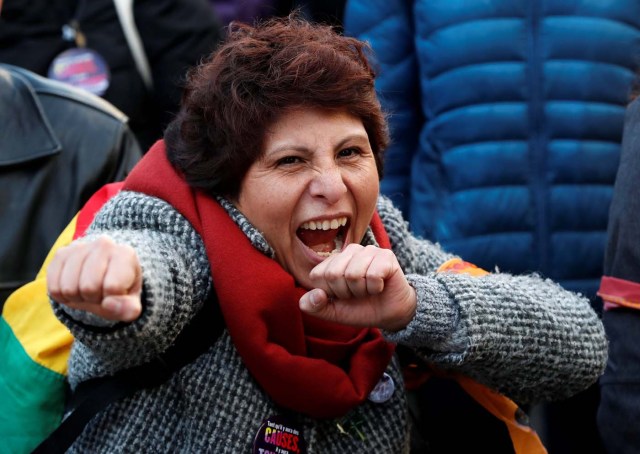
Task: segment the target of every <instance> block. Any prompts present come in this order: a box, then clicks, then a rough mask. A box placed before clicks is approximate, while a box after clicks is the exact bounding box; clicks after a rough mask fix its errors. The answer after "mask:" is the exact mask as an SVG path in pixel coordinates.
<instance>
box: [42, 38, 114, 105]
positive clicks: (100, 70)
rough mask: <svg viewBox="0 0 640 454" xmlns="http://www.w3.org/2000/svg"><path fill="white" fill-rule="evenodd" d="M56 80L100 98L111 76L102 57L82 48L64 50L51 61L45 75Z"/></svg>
mask: <svg viewBox="0 0 640 454" xmlns="http://www.w3.org/2000/svg"><path fill="white" fill-rule="evenodd" d="M47 76H48V77H49V79H54V80H58V81H60V82H65V83H67V84H70V85H73V86H75V87H78V88H82V89H83V90H86V91H88V92H90V93H93V94H94V95H98V96H102V95H103V94H104V93H105V92H106V91H107V88H109V82H110V80H111V74H110V72H109V66H108V65H107V62H106V61H105V60H104V58H102V56H101V55H100V54H99V53H98V52H96V51H94V50H92V49H87V48H84V47H76V48H73V49H69V50H65V51H64V52H62V53H61V54H59V55H58V56H57V57H56V58H54V59H53V61H52V62H51V65H50V66H49V71H48V73H47Z"/></svg>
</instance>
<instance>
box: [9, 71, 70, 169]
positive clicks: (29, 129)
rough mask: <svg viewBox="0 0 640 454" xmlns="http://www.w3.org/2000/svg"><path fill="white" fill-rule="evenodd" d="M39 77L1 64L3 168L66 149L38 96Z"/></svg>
mask: <svg viewBox="0 0 640 454" xmlns="http://www.w3.org/2000/svg"><path fill="white" fill-rule="evenodd" d="M38 79H39V76H36V75H34V74H32V73H29V72H28V71H26V70H23V69H20V68H16V67H14V66H11V65H6V64H0V106H2V108H1V109H0V122H1V125H0V167H2V166H8V165H14V164H20V163H24V162H27V161H31V160H34V159H38V158H42V157H45V156H50V155H53V154H57V153H59V152H60V151H61V150H62V144H61V143H60V140H59V139H58V137H57V136H56V134H55V132H54V131H53V129H52V127H51V125H50V124H49V121H48V120H47V114H46V113H45V111H44V109H43V106H42V104H41V102H40V100H39V98H38V92H37V80H38ZM70 127H73V126H72V125H70Z"/></svg>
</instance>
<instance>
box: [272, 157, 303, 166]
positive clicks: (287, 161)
mask: <svg viewBox="0 0 640 454" xmlns="http://www.w3.org/2000/svg"><path fill="white" fill-rule="evenodd" d="M300 162H302V159H301V158H300V157H298V156H285V157H284V158H280V159H278V161H276V164H277V165H278V166H288V165H292V164H299V163H300Z"/></svg>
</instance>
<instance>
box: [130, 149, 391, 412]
mask: <svg viewBox="0 0 640 454" xmlns="http://www.w3.org/2000/svg"><path fill="white" fill-rule="evenodd" d="M123 189H125V190H131V191H138V192H142V193H145V194H148V195H151V196H155V197H158V198H161V199H163V200H165V201H167V202H168V203H170V204H171V205H172V206H173V207H174V208H176V209H177V210H178V211H179V212H180V213H181V214H182V215H183V216H184V217H185V218H187V219H188V220H189V222H190V223H191V225H192V226H193V227H194V228H195V230H196V231H197V232H198V233H199V234H200V236H201V237H202V239H203V241H204V245H205V249H206V251H207V257H208V259H209V263H210V266H211V275H212V278H213V283H214V286H215V291H216V294H217V296H218V301H219V304H220V308H221V311H222V315H223V316H224V320H225V323H226V326H227V329H228V330H229V334H230V335H231V339H232V341H233V344H234V345H235V347H236V349H237V350H238V353H239V354H240V356H241V357H242V360H243V361H244V364H245V366H246V367H247V369H248V370H249V372H250V373H251V375H252V376H253V377H254V378H255V380H256V381H257V382H258V383H259V384H260V386H261V387H262V388H263V389H264V390H265V391H266V393H267V394H268V395H269V397H271V398H272V399H273V400H274V401H275V402H276V403H277V404H279V405H281V406H283V407H286V408H289V409H292V410H295V411H297V412H301V413H304V414H306V415H309V416H312V417H314V418H334V417H339V416H342V415H344V414H345V413H347V412H348V411H349V410H351V409H353V408H355V407H356V406H358V405H359V404H361V403H362V402H363V401H364V400H365V399H366V398H367V396H368V395H369V393H370V392H371V390H372V389H373V387H374V386H375V385H376V383H377V382H378V380H379V379H380V377H381V376H382V373H383V372H384V370H385V369H386V367H387V365H388V364H389V361H390V360H391V356H392V354H393V350H394V346H393V345H392V344H389V343H388V342H386V341H385V340H384V338H383V337H382V335H381V334H380V331H379V330H377V329H374V328H367V329H361V328H353V327H348V326H344V325H338V324H335V323H329V322H325V321H322V320H320V319H318V318H316V317H312V316H308V315H305V314H303V313H302V312H301V311H300V309H299V306H298V301H299V299H300V297H301V296H302V295H303V294H304V293H305V292H306V290H305V289H303V288H301V287H298V286H296V284H295V282H294V279H293V277H292V276H291V275H290V274H289V273H287V272H286V271H285V270H284V269H283V268H282V267H281V266H280V265H279V264H278V263H277V262H276V261H275V260H273V259H270V258H268V257H267V256H265V255H264V254H263V253H261V252H260V251H258V250H257V249H256V248H255V247H253V245H252V244H251V242H250V241H249V239H248V238H247V237H246V236H245V234H244V233H243V232H242V231H241V230H240V229H239V228H238V226H237V225H236V224H235V222H234V221H233V220H232V219H231V218H230V217H229V215H228V214H227V212H226V211H225V210H224V208H222V207H221V206H220V205H219V204H218V203H217V202H216V201H215V200H214V199H213V198H211V197H210V196H208V195H206V194H205V193H203V192H202V191H199V190H195V189H193V188H191V187H190V186H189V185H188V184H187V183H186V182H185V181H184V179H183V177H182V176H181V175H180V174H178V173H177V172H176V170H175V169H174V168H173V167H172V166H171V164H170V163H169V161H168V159H167V157H166V152H165V146H164V142H163V141H158V142H156V144H155V145H154V146H153V147H152V148H151V150H149V152H148V153H147V154H146V155H145V156H144V157H143V159H142V160H141V161H140V162H139V163H138V165H137V166H136V167H135V168H134V169H133V171H132V172H131V174H130V175H129V177H128V178H127V179H126V181H125V185H124V188H123ZM371 227H372V230H373V232H374V235H375V237H376V240H377V241H378V243H379V244H380V246H382V247H387V248H389V247H390V243H389V239H388V237H387V234H386V232H385V231H384V227H383V226H382V222H381V221H380V218H379V217H378V215H377V213H376V214H375V215H374V217H373V219H372V221H371Z"/></svg>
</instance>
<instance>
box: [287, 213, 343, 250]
mask: <svg viewBox="0 0 640 454" xmlns="http://www.w3.org/2000/svg"><path fill="white" fill-rule="evenodd" d="M346 232H347V218H346V217H345V216H341V217H337V218H333V219H325V220H322V221H309V222H305V223H303V224H302V225H301V226H300V227H299V228H298V231H297V232H296V235H298V238H300V241H302V243H304V245H305V246H307V247H308V248H309V249H311V250H312V251H313V252H315V253H316V254H318V255H319V256H320V257H329V256H330V255H331V254H337V253H338V252H340V251H341V250H342V246H343V244H344V238H345V236H346Z"/></svg>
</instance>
